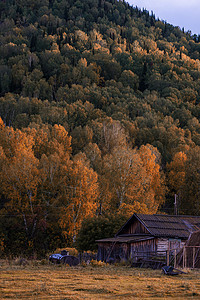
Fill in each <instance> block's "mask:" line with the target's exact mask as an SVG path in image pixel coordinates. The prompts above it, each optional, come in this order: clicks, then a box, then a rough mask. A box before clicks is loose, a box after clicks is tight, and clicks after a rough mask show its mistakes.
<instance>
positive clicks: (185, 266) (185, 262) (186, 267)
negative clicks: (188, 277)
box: [185, 247, 187, 268]
mask: <svg viewBox="0 0 200 300" xmlns="http://www.w3.org/2000/svg"><path fill="white" fill-rule="evenodd" d="M185 268H187V248H186V247H185Z"/></svg>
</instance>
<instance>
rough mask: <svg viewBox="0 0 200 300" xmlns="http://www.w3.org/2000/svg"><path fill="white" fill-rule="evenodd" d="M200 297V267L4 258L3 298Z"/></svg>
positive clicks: (0, 283)
mask: <svg viewBox="0 0 200 300" xmlns="http://www.w3.org/2000/svg"><path fill="white" fill-rule="evenodd" d="M149 298H151V299H158V298H161V299H169V298H173V299H186V298H188V299H200V270H199V271H198V270H196V271H190V272H188V274H186V275H185V274H183V275H179V276H174V277H168V276H165V275H163V274H162V272H161V271H160V270H149V269H135V268H130V267H125V266H123V267H122V266H86V267H83V266H79V267H67V266H63V265H55V266H54V265H49V264H45V261H43V262H34V263H30V262H29V263H28V264H25V263H24V264H21V265H20V264H19V263H18V262H16V261H12V262H6V261H0V299H45V300H46V299H59V300H68V299H95V300H96V299H149Z"/></svg>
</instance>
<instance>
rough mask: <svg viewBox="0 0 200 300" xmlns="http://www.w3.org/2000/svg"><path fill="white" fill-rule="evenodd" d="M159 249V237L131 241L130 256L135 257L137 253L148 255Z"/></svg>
mask: <svg viewBox="0 0 200 300" xmlns="http://www.w3.org/2000/svg"><path fill="white" fill-rule="evenodd" d="M156 249H157V239H150V240H145V241H139V242H134V243H131V245H130V258H134V256H135V255H140V254H141V255H142V253H143V254H145V255H146V256H148V254H149V253H150V252H155V251H156Z"/></svg>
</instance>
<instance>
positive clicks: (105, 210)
mask: <svg viewBox="0 0 200 300" xmlns="http://www.w3.org/2000/svg"><path fill="white" fill-rule="evenodd" d="M0 11H1V21H0V31H1V35H0V95H1V97H0V117H1V121H0V182H1V188H0V199H1V202H0V215H1V220H0V228H1V233H0V235H1V236H0V247H1V248H0V251H1V252H2V253H6V252H7V253H19V251H21V252H26V251H27V252H28V253H33V252H40V253H44V252H46V251H48V250H49V249H53V248H55V247H58V246H60V247H61V246H63V245H66V244H68V245H70V244H71V243H72V242H73V241H75V240H76V236H77V234H78V232H79V230H80V228H81V224H82V221H83V220H84V219H85V218H87V217H91V216H97V217H98V216H113V215H118V216H119V218H121V217H122V216H126V217H129V216H130V215H131V214H132V213H134V212H140V213H156V212H158V211H161V212H165V213H173V203H174V195H175V194H177V195H178V198H177V199H178V211H179V213H183V214H199V213H200V191H199V186H200V169H199V168H200V123H199V120H200V37H199V36H196V35H192V34H191V32H184V28H183V29H180V28H179V27H174V26H172V25H170V24H168V23H166V22H163V21H161V20H159V19H156V18H155V16H154V14H153V13H149V12H148V11H146V10H143V11H141V10H139V9H138V8H137V7H136V8H133V7H131V6H130V5H129V4H128V3H126V2H124V1H116V0H109V1H104V0H85V1H82V2H81V1H67V0H57V1H55V0H45V1H38V0H34V1H23V0H5V1H1V3H0Z"/></svg>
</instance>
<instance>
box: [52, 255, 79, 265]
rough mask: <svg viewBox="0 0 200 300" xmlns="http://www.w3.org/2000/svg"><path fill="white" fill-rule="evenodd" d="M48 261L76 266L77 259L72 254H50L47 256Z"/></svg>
mask: <svg viewBox="0 0 200 300" xmlns="http://www.w3.org/2000/svg"><path fill="white" fill-rule="evenodd" d="M49 261H50V262H52V263H53V264H60V263H62V264H67V265H69V266H77V265H78V264H79V259H78V258H77V257H75V256H72V255H62V254H52V255H50V256H49Z"/></svg>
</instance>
